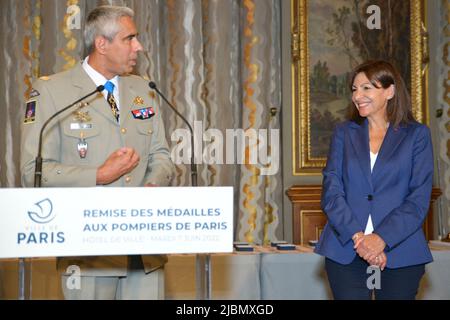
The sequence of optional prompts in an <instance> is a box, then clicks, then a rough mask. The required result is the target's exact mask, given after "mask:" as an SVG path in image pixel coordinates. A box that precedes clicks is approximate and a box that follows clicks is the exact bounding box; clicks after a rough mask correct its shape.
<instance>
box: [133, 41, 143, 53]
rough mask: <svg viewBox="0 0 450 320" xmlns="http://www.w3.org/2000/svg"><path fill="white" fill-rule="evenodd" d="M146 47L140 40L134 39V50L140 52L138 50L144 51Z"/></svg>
mask: <svg viewBox="0 0 450 320" xmlns="http://www.w3.org/2000/svg"><path fill="white" fill-rule="evenodd" d="M143 50H144V47H143V46H142V44H141V43H140V42H139V40H138V39H136V38H135V39H134V51H136V52H138V51H143Z"/></svg>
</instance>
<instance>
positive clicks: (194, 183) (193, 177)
mask: <svg viewBox="0 0 450 320" xmlns="http://www.w3.org/2000/svg"><path fill="white" fill-rule="evenodd" d="M148 86H149V87H150V88H151V89H152V90H155V91H156V93H158V95H159V96H160V97H161V98H162V99H163V100H164V102H165V103H167V105H168V106H169V107H170V108H171V109H172V110H173V111H174V112H175V113H176V114H177V116H179V117H180V118H181V120H183V122H184V123H186V125H187V126H188V128H189V131H190V132H191V185H192V186H193V187H197V165H196V164H195V161H194V159H195V158H194V152H195V149H194V130H192V126H191V125H190V123H189V121H187V120H186V118H185V117H183V115H182V114H181V113H180V112H179V111H178V110H177V109H176V108H175V107H174V106H173V105H172V104H171V103H170V102H169V100H167V98H166V97H165V96H164V95H163V94H162V92H161V91H159V89H158V87H157V86H156V83H154V82H153V81H150V82H149V83H148Z"/></svg>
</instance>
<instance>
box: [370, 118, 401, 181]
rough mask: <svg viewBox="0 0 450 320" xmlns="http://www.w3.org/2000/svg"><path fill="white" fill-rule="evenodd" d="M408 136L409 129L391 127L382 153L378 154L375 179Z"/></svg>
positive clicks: (374, 172)
mask: <svg viewBox="0 0 450 320" xmlns="http://www.w3.org/2000/svg"><path fill="white" fill-rule="evenodd" d="M406 135H407V128H405V127H398V128H395V129H393V128H392V127H391V126H389V128H388V130H387V132H386V136H385V137H384V140H383V144H382V145H381V148H380V151H379V153H378V157H377V161H376V162H375V166H374V167H373V171H372V176H373V177H374V178H375V176H376V175H378V174H379V173H380V172H381V171H382V169H383V167H384V164H385V163H386V162H387V161H388V160H389V158H390V157H392V155H393V154H394V152H395V149H397V147H398V146H399V145H400V143H401V142H402V140H403V139H404V138H405V137H406Z"/></svg>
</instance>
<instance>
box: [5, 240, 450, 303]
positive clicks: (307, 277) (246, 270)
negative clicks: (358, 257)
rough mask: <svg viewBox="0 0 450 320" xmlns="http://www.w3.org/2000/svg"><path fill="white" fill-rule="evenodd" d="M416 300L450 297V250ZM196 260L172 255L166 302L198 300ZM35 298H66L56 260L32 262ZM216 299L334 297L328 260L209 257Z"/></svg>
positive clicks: (10, 294) (11, 265)
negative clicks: (327, 275)
mask: <svg viewBox="0 0 450 320" xmlns="http://www.w3.org/2000/svg"><path fill="white" fill-rule="evenodd" d="M432 254H433V258H434V261H433V262H432V263H430V264H427V265H426V273H425V276H424V277H423V279H422V281H421V284H420V288H419V293H418V295H417V298H418V299H450V250H432ZM195 259H196V256H195V255H194V254H183V255H169V261H168V263H167V264H166V267H165V289H166V299H171V300H173V299H195V298H196V292H195V289H196V288H195V275H196V260H195ZM32 261H33V272H32V275H33V295H32V297H33V299H62V294H61V292H60V280H59V276H58V274H57V271H56V263H55V259H48V258H46V259H33V260H32ZM211 283H212V292H211V298H212V299H233V300H244V299H252V300H253V299H254V300H259V299H317V300H325V299H331V298H332V295H331V291H330V288H329V285H328V281H327V277H326V273H325V270H324V258H323V257H322V256H319V255H317V254H315V253H313V252H312V250H311V249H310V248H305V247H297V250H295V251H284V252H280V251H277V250H276V249H274V248H269V247H256V250H255V251H254V252H250V253H245V252H244V253H236V252H235V253H227V254H212V255H211ZM15 298H17V260H0V299H15Z"/></svg>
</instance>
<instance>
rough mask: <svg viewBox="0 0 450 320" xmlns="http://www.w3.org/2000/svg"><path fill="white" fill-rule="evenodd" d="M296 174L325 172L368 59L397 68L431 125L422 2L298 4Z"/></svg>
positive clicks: (294, 6)
mask: <svg viewBox="0 0 450 320" xmlns="http://www.w3.org/2000/svg"><path fill="white" fill-rule="evenodd" d="M291 28H292V77H293V79H292V80H293V81H292V93H293V103H292V116H293V122H292V125H293V129H292V134H293V174H294V175H315V174H321V171H322V168H323V167H324V166H325V164H326V157H327V153H328V148H329V144H330V139H331V135H332V133H333V129H334V127H335V125H336V123H338V122H341V121H343V120H344V119H345V117H346V114H347V110H348V107H349V102H350V96H351V93H350V88H349V83H348V82H349V79H348V78H349V73H350V71H351V70H352V69H353V68H354V67H355V66H357V65H358V64H360V63H362V62H363V61H365V60H369V59H383V60H387V61H390V62H391V63H393V64H394V65H395V66H396V67H397V68H398V69H399V70H400V72H401V74H402V76H403V78H404V79H405V81H406V83H407V87H408V89H409V90H410V93H411V98H412V107H413V112H414V115H415V117H416V119H417V120H418V121H420V122H427V121H428V119H427V114H428V112H427V110H426V86H425V83H426V80H427V79H426V77H427V70H426V66H427V63H428V53H427V50H426V48H427V39H426V35H427V33H426V29H425V20H424V1H423V0H395V1H394V0H291Z"/></svg>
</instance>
